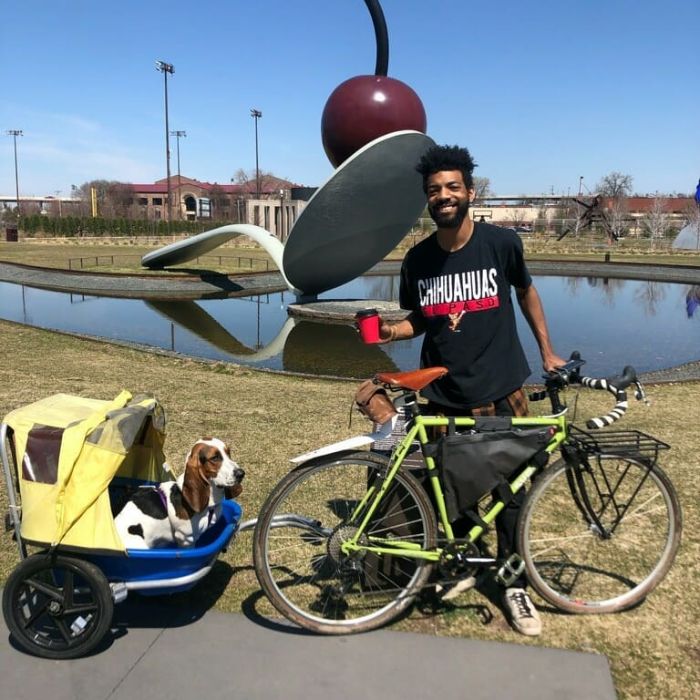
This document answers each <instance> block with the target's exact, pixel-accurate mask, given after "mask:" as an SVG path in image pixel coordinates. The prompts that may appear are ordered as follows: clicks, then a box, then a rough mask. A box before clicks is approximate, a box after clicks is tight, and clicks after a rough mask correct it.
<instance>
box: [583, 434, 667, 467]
mask: <svg viewBox="0 0 700 700" xmlns="http://www.w3.org/2000/svg"><path fill="white" fill-rule="evenodd" d="M569 439H570V441H571V442H572V443H574V445H576V446H577V447H579V448H580V449H582V450H584V451H585V452H588V453H589V454H601V453H602V452H611V453H613V454H618V455H630V456H632V455H640V456H642V457H646V458H647V459H651V460H652V461H653V462H655V461H656V459H657V457H658V455H659V450H670V449H671V446H670V445H669V444H667V443H665V442H662V441H661V440H658V439H657V438H655V437H653V436H651V435H647V434H646V433H642V432H641V431H639V430H611V431H609V432H600V433H590V432H588V431H586V430H582V429H581V428H577V427H576V426H575V425H572V426H570V427H569Z"/></svg>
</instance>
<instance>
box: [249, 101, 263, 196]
mask: <svg viewBox="0 0 700 700" xmlns="http://www.w3.org/2000/svg"><path fill="white" fill-rule="evenodd" d="M250 116H251V117H253V119H254V120H255V198H256V199H260V168H259V167H258V119H260V117H262V112H261V111H260V110H259V109H251V110H250Z"/></svg>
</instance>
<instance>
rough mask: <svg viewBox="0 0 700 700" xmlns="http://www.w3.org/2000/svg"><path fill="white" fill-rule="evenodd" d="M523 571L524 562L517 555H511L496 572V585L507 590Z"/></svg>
mask: <svg viewBox="0 0 700 700" xmlns="http://www.w3.org/2000/svg"><path fill="white" fill-rule="evenodd" d="M523 571H525V562H524V561H523V560H522V559H521V558H520V555H518V554H511V555H510V556H509V557H508V559H506V560H505V561H504V562H503V564H502V565H501V567H500V568H499V569H498V571H497V572H496V576H495V578H496V583H498V584H500V585H501V586H504V587H505V588H508V587H509V586H511V585H512V584H513V583H514V582H515V581H517V580H518V578H519V577H520V575H521V574H522V573H523Z"/></svg>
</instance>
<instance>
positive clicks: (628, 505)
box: [518, 454, 681, 613]
mask: <svg viewBox="0 0 700 700" xmlns="http://www.w3.org/2000/svg"><path fill="white" fill-rule="evenodd" d="M573 473H574V472H573V470H572V469H571V468H570V467H569V466H567V464H566V463H565V462H564V460H558V461H557V462H556V463H555V464H554V465H552V467H551V468H549V469H547V470H546V471H545V472H544V473H543V474H542V475H541V476H540V477H539V478H538V479H537V480H536V482H535V484H534V486H533V488H532V490H531V491H530V493H529V494H528V496H527V499H526V501H525V503H524V505H523V509H522V511H521V514H520V521H519V525H518V547H519V550H520V555H521V557H522V558H523V561H524V562H525V567H526V570H527V574H528V577H529V580H530V583H531V584H532V587H533V588H534V589H535V590H536V591H537V592H538V593H539V594H540V595H541V596H542V597H543V598H544V599H545V600H546V601H548V602H549V603H551V604H552V605H554V606H555V607H557V608H559V609H561V610H564V611H566V612H571V613H610V612H617V611H619V610H624V609H626V608H629V607H631V606H632V605H634V604H635V603H637V602H639V601H640V600H642V599H643V598H644V597H645V596H646V595H647V594H648V593H650V592H651V591H652V590H653V589H654V588H655V587H656V586H657V585H658V583H659V582H660V581H661V580H662V579H663V577H664V576H665V575H666V572H667V571H668V570H669V568H670V567H671V564H672V563H673V559H674V557H675V555H676V551H677V549H678V545H679V543H680V536H681V509H680V504H679V502H678V496H677V495H676V492H675V490H674V488H673V485H672V484H671V481H670V480H669V478H668V477H667V476H666V475H665V474H664V473H663V471H662V470H661V469H660V468H659V467H657V466H653V467H649V466H648V465H647V464H645V463H644V462H643V461H641V460H640V459H637V458H635V457H633V456H620V455H613V454H601V455H596V456H591V457H589V465H588V467H586V468H584V469H583V471H582V476H583V481H584V484H585V491H586V493H587V496H588V499H589V502H590V507H591V509H592V510H593V512H595V513H596V515H597V517H598V519H599V521H600V523H601V525H602V526H603V530H601V528H599V527H598V526H597V525H596V524H595V523H594V521H593V519H592V518H591V517H590V516H588V515H586V508H585V507H583V506H582V504H581V497H580V496H579V497H578V498H579V502H578V503H577V501H576V500H575V499H574V497H573V496H572V490H571V480H572V479H573Z"/></svg>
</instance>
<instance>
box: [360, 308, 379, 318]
mask: <svg viewBox="0 0 700 700" xmlns="http://www.w3.org/2000/svg"><path fill="white" fill-rule="evenodd" d="M368 316H379V311H377V309H360V310H359V311H358V312H357V313H356V314H355V318H366V317H368Z"/></svg>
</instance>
